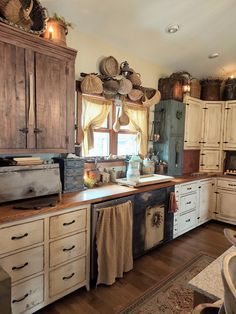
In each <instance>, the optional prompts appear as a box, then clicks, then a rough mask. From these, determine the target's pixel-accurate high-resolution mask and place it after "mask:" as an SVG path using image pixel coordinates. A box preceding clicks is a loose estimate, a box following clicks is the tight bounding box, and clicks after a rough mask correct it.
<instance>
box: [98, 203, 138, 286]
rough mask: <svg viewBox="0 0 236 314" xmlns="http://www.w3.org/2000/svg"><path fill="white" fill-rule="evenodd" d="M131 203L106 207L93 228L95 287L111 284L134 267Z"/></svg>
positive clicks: (101, 211)
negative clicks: (96, 274) (94, 240)
mask: <svg viewBox="0 0 236 314" xmlns="http://www.w3.org/2000/svg"><path fill="white" fill-rule="evenodd" d="M132 217H133V213H132V203H131V201H128V202H126V203H123V204H119V205H115V206H111V207H106V208H103V209H101V210H100V211H99V217H98V222H97V227H96V242H97V253H98V258H97V264H98V277H97V285H98V284H100V283H103V284H106V285H112V284H113V283H114V282H115V280H116V278H121V277H123V273H124V272H128V271H130V270H131V269H132V268H133V255H132V227H133V218H132Z"/></svg>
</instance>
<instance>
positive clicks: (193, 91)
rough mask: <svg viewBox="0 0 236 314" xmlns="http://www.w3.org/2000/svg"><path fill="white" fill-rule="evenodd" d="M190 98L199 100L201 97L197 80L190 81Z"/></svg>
mask: <svg viewBox="0 0 236 314" xmlns="http://www.w3.org/2000/svg"><path fill="white" fill-rule="evenodd" d="M190 96H191V97H194V98H199V99H200V97H201V85H200V82H199V80H197V79H192V80H191V82H190Z"/></svg>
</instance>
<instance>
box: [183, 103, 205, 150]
mask: <svg viewBox="0 0 236 314" xmlns="http://www.w3.org/2000/svg"><path fill="white" fill-rule="evenodd" d="M201 128H202V105H201V101H195V100H189V101H188V102H187V103H186V118H185V135H184V148H185V149H194V148H196V149H199V148H200V143H199V142H200V139H201Z"/></svg>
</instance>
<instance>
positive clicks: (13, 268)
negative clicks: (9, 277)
mask: <svg viewBox="0 0 236 314" xmlns="http://www.w3.org/2000/svg"><path fill="white" fill-rule="evenodd" d="M28 265H29V263H28V262H26V263H24V265H22V266H14V267H12V270H19V269H22V268H25V267H26V266H28Z"/></svg>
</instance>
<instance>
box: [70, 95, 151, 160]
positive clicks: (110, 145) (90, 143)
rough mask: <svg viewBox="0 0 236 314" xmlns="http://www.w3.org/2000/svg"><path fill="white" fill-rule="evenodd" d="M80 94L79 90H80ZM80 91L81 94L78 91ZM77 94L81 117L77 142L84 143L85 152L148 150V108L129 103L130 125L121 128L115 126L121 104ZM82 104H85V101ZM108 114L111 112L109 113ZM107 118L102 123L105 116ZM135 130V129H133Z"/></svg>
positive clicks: (91, 155) (129, 152)
mask: <svg viewBox="0 0 236 314" xmlns="http://www.w3.org/2000/svg"><path fill="white" fill-rule="evenodd" d="M78 94H79V92H78ZM78 94H77V95H78ZM93 97H94V96H90V95H83V96H82V94H81V93H80V94H79V96H77V100H78V99H80V100H78V102H77V112H78V113H77V116H78V117H81V119H79V120H80V121H78V124H77V130H76V136H77V141H76V143H77V144H82V151H83V155H84V156H89V157H95V156H108V155H110V154H112V155H118V156H125V155H133V154H137V153H139V152H141V153H142V154H146V152H147V133H148V115H147V110H146V109H145V108H138V109H137V106H139V105H138V104H135V110H134V109H133V108H132V106H128V107H127V110H128V112H129V116H130V117H131V116H132V123H130V125H126V126H121V127H120V130H119V132H115V131H114V130H113V125H114V122H115V120H116V116H117V112H118V107H117V106H116V105H115V104H114V103H113V102H112V101H111V100H105V99H104V98H102V97H99V96H97V97H94V99H93ZM81 104H82V105H81ZM107 114H108V115H107ZM106 116H107V119H106V120H105V121H104V122H103V124H102V125H101V122H100V121H102V120H103V119H104V117H106ZM131 130H132V131H131Z"/></svg>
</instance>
